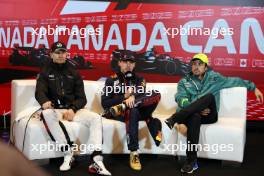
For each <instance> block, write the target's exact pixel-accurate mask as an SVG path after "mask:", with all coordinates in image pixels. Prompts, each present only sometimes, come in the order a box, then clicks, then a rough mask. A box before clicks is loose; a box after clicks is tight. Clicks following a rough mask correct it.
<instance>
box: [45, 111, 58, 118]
mask: <svg viewBox="0 0 264 176" xmlns="http://www.w3.org/2000/svg"><path fill="white" fill-rule="evenodd" d="M42 114H43V117H44V118H45V119H46V118H54V117H55V116H56V113H55V112H54V110H53V109H45V110H43V111H42Z"/></svg>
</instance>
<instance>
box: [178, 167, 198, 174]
mask: <svg viewBox="0 0 264 176" xmlns="http://www.w3.org/2000/svg"><path fill="white" fill-rule="evenodd" d="M197 169H198V167H197V168H194V169H192V170H191V171H189V172H186V171H184V170H182V169H181V172H182V173H188V174H192V173H193V171H196V170H197Z"/></svg>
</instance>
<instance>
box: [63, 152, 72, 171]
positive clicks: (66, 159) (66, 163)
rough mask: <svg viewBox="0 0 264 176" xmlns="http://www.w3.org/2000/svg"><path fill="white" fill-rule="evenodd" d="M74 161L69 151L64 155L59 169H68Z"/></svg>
mask: <svg viewBox="0 0 264 176" xmlns="http://www.w3.org/2000/svg"><path fill="white" fill-rule="evenodd" d="M73 161H74V157H73V152H69V153H67V154H66V155H65V156H64V161H63V163H62V165H61V166H60V171H68V170H70V169H71V165H72V163H73Z"/></svg>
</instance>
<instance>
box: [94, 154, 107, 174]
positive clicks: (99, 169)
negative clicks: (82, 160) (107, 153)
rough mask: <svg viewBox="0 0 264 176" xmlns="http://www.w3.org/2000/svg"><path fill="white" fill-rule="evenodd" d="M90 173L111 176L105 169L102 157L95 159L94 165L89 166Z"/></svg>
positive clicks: (98, 156)
mask: <svg viewBox="0 0 264 176" xmlns="http://www.w3.org/2000/svg"><path fill="white" fill-rule="evenodd" d="M89 172H90V173H94V174H99V175H111V173H110V172H109V171H108V170H107V169H106V168H105V166H104V163H103V156H101V155H97V156H95V157H94V158H93V163H92V164H90V166H89Z"/></svg>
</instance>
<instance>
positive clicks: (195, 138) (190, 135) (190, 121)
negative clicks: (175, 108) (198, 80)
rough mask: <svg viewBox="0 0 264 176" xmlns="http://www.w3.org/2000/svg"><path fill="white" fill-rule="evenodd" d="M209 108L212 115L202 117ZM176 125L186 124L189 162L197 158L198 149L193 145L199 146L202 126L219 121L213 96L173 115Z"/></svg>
mask: <svg viewBox="0 0 264 176" xmlns="http://www.w3.org/2000/svg"><path fill="white" fill-rule="evenodd" d="M206 108H209V109H210V113H209V114H208V115H207V116H202V115H201V114H200V113H201V111H203V110H204V109H206ZM171 118H172V120H173V121H174V123H179V124H185V125H186V126H187V128H188V130H187V144H188V145H187V150H186V155H187V158H188V160H195V159H196V158H197V148H196V147H195V145H193V144H198V142H199V136H200V126H201V124H211V123H215V122H217V120H218V113H217V109H216V103H215V98H214V96H213V95H212V94H207V95H205V96H203V97H201V98H199V99H198V100H196V101H195V102H193V103H192V104H190V105H189V106H187V107H186V108H183V109H182V110H180V111H179V112H177V113H175V114H173V115H172V117H171Z"/></svg>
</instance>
